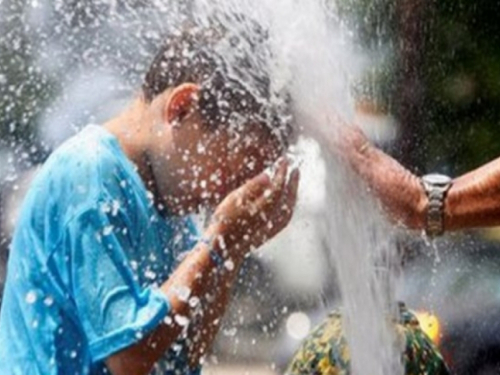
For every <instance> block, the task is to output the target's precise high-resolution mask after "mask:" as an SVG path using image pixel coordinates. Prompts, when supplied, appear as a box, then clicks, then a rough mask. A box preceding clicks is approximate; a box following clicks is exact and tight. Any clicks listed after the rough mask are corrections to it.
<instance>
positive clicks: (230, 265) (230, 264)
mask: <svg viewBox="0 0 500 375" xmlns="http://www.w3.org/2000/svg"><path fill="white" fill-rule="evenodd" d="M224 267H225V268H226V269H227V270H228V271H234V262H233V260H232V259H228V260H226V261H225V262H224Z"/></svg>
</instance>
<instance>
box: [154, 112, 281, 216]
mask: <svg viewBox="0 0 500 375" xmlns="http://www.w3.org/2000/svg"><path fill="white" fill-rule="evenodd" d="M172 133H173V139H174V142H173V143H174V147H175V152H174V154H175V155H177V156H176V158H175V159H176V162H175V164H176V168H175V171H174V172H173V173H175V174H174V175H172V171H171V172H170V175H165V174H163V172H162V171H164V170H167V169H169V168H166V167H165V166H166V164H165V163H171V160H165V159H163V160H162V159H161V158H156V159H157V160H156V162H155V163H154V164H155V165H153V167H154V168H153V169H154V172H155V179H156V183H157V187H158V190H159V193H160V194H161V195H163V196H164V197H165V196H170V197H171V196H172V195H174V196H175V199H176V200H177V202H169V203H170V204H169V206H172V205H175V203H177V205H178V206H179V207H182V209H181V211H184V212H193V211H196V210H197V209H198V208H199V207H200V206H209V207H214V206H216V205H217V204H218V203H220V202H221V201H222V199H224V198H225V197H226V195H227V194H229V193H230V192H231V191H233V190H235V189H236V188H238V187H239V186H241V185H242V184H243V183H245V182H246V181H247V180H249V179H251V178H253V177H255V176H256V175H258V174H259V173H261V172H262V171H263V170H264V169H265V168H266V167H268V166H270V165H271V164H273V163H274V162H275V161H276V160H277V159H278V158H279V157H280V156H281V155H282V154H283V148H282V147H281V146H280V145H279V143H278V142H277V140H276V139H275V138H273V137H271V135H270V133H269V131H267V130H266V128H265V127H264V125H257V124H247V125H246V126H244V127H243V129H240V130H228V126H226V125H220V126H218V127H216V129H209V128H207V127H206V126H204V125H203V122H202V121H201V119H200V117H199V114H195V115H193V116H191V117H190V119H189V120H186V121H185V122H183V123H182V124H181V125H180V126H178V127H176V128H174V129H173V130H172ZM158 159H159V161H158ZM173 181H176V184H177V186H176V187H175V189H176V191H175V193H174V194H172V191H173V190H172V186H171V184H172V182H173Z"/></svg>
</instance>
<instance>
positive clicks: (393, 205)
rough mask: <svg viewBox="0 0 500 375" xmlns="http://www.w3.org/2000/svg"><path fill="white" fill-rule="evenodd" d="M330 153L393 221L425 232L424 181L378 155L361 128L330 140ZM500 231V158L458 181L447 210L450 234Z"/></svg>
mask: <svg viewBox="0 0 500 375" xmlns="http://www.w3.org/2000/svg"><path fill="white" fill-rule="evenodd" d="M326 139H328V147H329V148H330V150H331V151H332V152H334V153H339V154H340V156H341V157H342V158H343V159H344V160H345V161H346V162H347V163H348V164H349V165H350V166H351V168H352V169H353V170H354V171H355V172H356V174H357V175H359V176H360V177H361V178H362V180H364V181H365V182H366V184H367V185H368V187H369V188H370V189H371V191H372V192H373V193H374V195H375V196H376V197H377V198H378V199H379V200H380V202H381V204H382V206H383V207H384V209H385V211H386V212H387V213H388V215H389V217H390V218H391V219H392V220H393V221H395V222H398V223H401V224H403V225H404V226H406V227H408V228H410V229H418V230H423V229H424V228H425V223H426V212H427V205H428V199H427V196H426V194H425V191H424V188H423V186H422V183H421V182H420V178H419V177H417V176H416V175H414V174H412V173H411V172H410V171H408V170H407V169H406V168H404V167H403V166H402V165H401V164H400V163H398V162H397V161H396V160H395V159H393V158H392V157H391V156H389V155H387V154H385V153H384V152H382V151H381V150H379V149H377V148H376V147H374V146H373V145H371V144H370V142H369V141H368V140H367V138H366V137H365V136H364V134H363V133H362V132H361V131H360V130H359V129H358V128H356V127H350V126H346V125H344V126H343V129H342V130H341V131H340V132H338V133H337V134H334V135H333V134H332V135H329V136H328V137H326ZM495 225H500V158H499V159H496V160H494V161H492V162H490V163H488V164H486V165H484V166H481V167H479V168H477V169H475V170H473V171H472V172H469V173H467V174H465V175H463V176H460V177H457V178H455V179H454V180H453V184H452V186H451V188H450V190H449V191H448V193H447V195H446V199H445V205H444V229H445V230H459V229H466V228H474V227H486V226H495Z"/></svg>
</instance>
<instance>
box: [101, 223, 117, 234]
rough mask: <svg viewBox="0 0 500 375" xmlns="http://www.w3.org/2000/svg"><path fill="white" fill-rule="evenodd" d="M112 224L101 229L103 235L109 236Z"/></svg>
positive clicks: (111, 231)
mask: <svg viewBox="0 0 500 375" xmlns="http://www.w3.org/2000/svg"><path fill="white" fill-rule="evenodd" d="M113 228H114V227H113V226H112V225H107V226H105V227H104V229H103V230H102V234H103V236H109V235H110V234H111V233H113Z"/></svg>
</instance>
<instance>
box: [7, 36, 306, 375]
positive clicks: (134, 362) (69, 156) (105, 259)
mask: <svg viewBox="0 0 500 375" xmlns="http://www.w3.org/2000/svg"><path fill="white" fill-rule="evenodd" d="M217 35H220V33H214V32H213V30H208V29H202V28H198V29H190V30H187V31H186V32H184V33H180V34H178V35H173V36H171V37H169V38H168V39H167V41H166V43H165V45H164V46H163V47H162V49H161V51H160V52H159V53H158V55H157V56H156V58H155V60H154V62H153V64H152V65H151V67H150V69H149V71H148V73H147V74H146V78H145V81H144V84H143V87H142V93H141V95H140V97H139V98H138V99H137V100H136V101H135V102H134V103H132V104H131V105H130V106H129V108H128V109H126V110H125V111H124V112H123V113H122V114H121V115H119V116H117V117H116V118H114V119H112V120H111V121H109V122H107V123H106V124H105V125H104V126H103V127H100V126H95V125H90V126H88V127H86V128H85V129H84V130H83V131H81V132H80V133H79V134H77V135H76V136H74V137H73V138H72V139H70V140H68V141H67V142H66V143H65V144H64V145H63V146H61V147H60V148H59V149H58V150H56V151H55V152H54V153H53V155H52V156H51V157H50V158H49V159H48V161H47V162H46V163H45V165H44V166H43V168H42V169H41V170H40V172H39V173H38V175H37V177H36V178H35V180H34V182H33V183H32V186H31V188H30V190H29V192H28V194H27V197H26V198H25V201H24V204H23V207H22V212H21V216H20V219H19V222H18V224H17V228H16V231H15V234H14V238H13V241H12V246H11V252H10V259H9V264H8V273H7V280H6V287H5V294H4V300H3V306H2V310H1V312H0V373H1V374H2V375H14V374H16V375H18V374H19V375H32V374H37V375H39V374H40V375H41V374H43V375H49V374H54V375H55V374H110V373H111V374H113V375H124V374H126V375H131V374H149V373H161V374H169V373H172V374H174V373H175V374H188V373H197V372H199V364H200V358H201V357H202V356H203V355H204V354H205V353H206V352H207V350H208V349H209V347H210V345H211V343H212V341H213V338H214V336H215V334H216V332H217V329H218V322H219V318H220V317H221V315H222V314H223V312H224V309H225V307H226V305H227V302H228V297H229V291H230V288H231V285H232V282H233V281H234V278H235V275H236V273H237V271H238V269H239V267H240V265H241V263H242V262H243V259H244V258H245V256H246V254H248V252H249V251H250V250H251V249H253V248H255V247H258V246H260V245H261V244H262V243H264V242H265V241H267V240H268V239H270V238H272V237H273V236H274V235H276V234H277V233H278V232H279V231H280V230H281V229H283V228H284V227H285V226H286V225H287V224H288V222H289V220H290V218H291V215H292V211H293V207H294V204H295V199H296V192H297V185H298V178H299V177H298V172H297V171H293V172H292V174H291V177H290V179H287V175H288V169H289V167H288V163H287V161H286V160H285V159H283V158H280V156H281V155H282V154H283V153H284V151H285V150H286V147H287V142H288V141H289V140H290V137H291V133H292V131H291V124H290V123H288V122H286V121H285V120H283V119H289V118H290V117H289V116H285V112H286V110H287V108H286V107H287V100H286V95H283V97H282V99H284V100H281V101H276V100H271V99H273V96H275V97H278V96H279V95H278V93H276V92H273V90H272V89H271V86H270V82H269V78H268V77H266V76H259V74H258V73H257V72H256V71H254V70H252V67H251V64H248V62H249V61H250V60H252V59H255V58H256V55H252V59H249V58H248V56H247V57H246V58H245V57H242V56H240V57H239V58H240V59H242V60H241V62H242V64H241V65H240V66H238V69H239V70H240V71H242V72H243V73H244V74H242V78H241V79H234V78H233V79H230V78H229V74H228V71H229V70H230V69H231V68H232V67H228V66H226V65H225V63H224V59H223V58H222V56H220V55H218V53H219V52H218V50H217V48H215V46H216V44H217V42H218V39H217V38H218V37H217ZM244 41H245V35H243V34H241V35H238V36H237V37H236V38H235V37H234V36H233V37H232V39H231V43H233V44H234V43H236V45H235V48H237V44H238V43H240V42H244ZM231 71H232V72H233V74H234V69H233V70H231ZM246 73H251V74H246ZM245 79H246V80H247V81H245ZM249 87H253V88H255V89H256V90H250V89H249ZM250 91H252V92H250ZM270 102H273V103H278V102H280V103H282V107H279V106H277V105H273V106H272V107H271V106H269V105H267V104H266V103H270ZM280 119H281V120H280ZM273 163H276V172H275V173H274V175H273V176H272V177H270V176H268V175H267V174H265V173H262V171H263V170H264V169H265V168H266V167H267V166H270V165H272V164H273ZM204 206H209V207H213V208H214V209H215V210H214V214H213V218H212V220H211V222H210V224H209V225H208V227H207V228H206V229H204V232H203V233H202V234H201V236H198V235H197V233H196V231H195V229H194V225H193V223H192V222H191V221H190V219H189V216H188V215H189V214H190V213H194V212H196V211H197V210H198V209H199V208H200V207H204Z"/></svg>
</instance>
